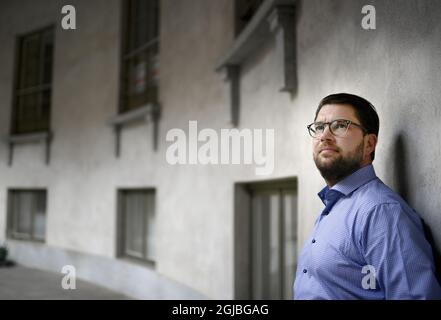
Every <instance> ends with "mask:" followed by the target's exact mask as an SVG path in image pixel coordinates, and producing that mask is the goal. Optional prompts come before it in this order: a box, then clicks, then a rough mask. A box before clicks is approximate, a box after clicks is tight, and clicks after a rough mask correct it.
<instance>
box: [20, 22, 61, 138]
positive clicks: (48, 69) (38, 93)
mask: <svg viewBox="0 0 441 320" xmlns="http://www.w3.org/2000/svg"><path fill="white" fill-rule="evenodd" d="M53 49H54V32H53V28H46V29H43V30H40V31H37V32H34V33H31V34H28V35H25V36H22V37H20V38H19V39H18V51H17V53H18V56H17V57H16V59H17V69H16V87H15V97H14V107H13V114H12V126H11V131H12V132H11V133H12V134H24V133H31V132H40V131H49V125H50V124H49V122H50V105H51V88H52V65H53Z"/></svg>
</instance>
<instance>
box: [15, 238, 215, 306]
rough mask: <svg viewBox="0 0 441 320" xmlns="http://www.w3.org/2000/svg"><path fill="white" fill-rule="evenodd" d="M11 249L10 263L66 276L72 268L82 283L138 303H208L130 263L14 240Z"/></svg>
mask: <svg viewBox="0 0 441 320" xmlns="http://www.w3.org/2000/svg"><path fill="white" fill-rule="evenodd" d="M7 246H8V249H9V252H10V259H11V260H14V261H15V262H17V263H19V264H21V265H23V266H26V267H30V268H36V269H40V270H47V271H53V272H57V273H60V275H62V274H61V269H62V267H63V266H65V265H72V266H74V267H75V269H76V276H77V278H78V279H82V280H86V281H89V282H91V283H95V284H97V285H100V286H102V287H105V288H108V289H110V290H113V291H117V292H120V293H122V294H125V295H127V296H129V297H133V298H135V299H156V300H162V299H168V300H177V299H184V300H187V299H189V300H194V299H207V297H205V296H203V295H202V294H200V293H199V292H197V291H195V290H193V289H191V288H188V287H186V286H184V285H182V284H179V283H177V282H175V281H173V280H170V279H168V278H166V277H164V276H162V275H160V274H158V273H157V272H156V271H154V270H153V269H151V268H149V267H145V266H142V265H139V264H135V263H131V262H129V261H125V260H118V259H112V258H107V257H102V256H95V255H89V254H84V253H80V252H75V251H69V250H65V249H62V248H56V247H51V246H48V245H46V244H40V243H32V242H25V241H17V240H11V239H9V240H8V241H7Z"/></svg>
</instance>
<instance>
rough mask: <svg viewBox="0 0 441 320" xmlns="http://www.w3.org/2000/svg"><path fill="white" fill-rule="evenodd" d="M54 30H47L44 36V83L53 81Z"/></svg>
mask: <svg viewBox="0 0 441 320" xmlns="http://www.w3.org/2000/svg"><path fill="white" fill-rule="evenodd" d="M53 39H54V35H53V31H52V30H50V31H48V32H46V33H45V34H44V36H43V43H42V45H43V79H42V84H50V83H51V82H52V60H53V51H54V44H53Z"/></svg>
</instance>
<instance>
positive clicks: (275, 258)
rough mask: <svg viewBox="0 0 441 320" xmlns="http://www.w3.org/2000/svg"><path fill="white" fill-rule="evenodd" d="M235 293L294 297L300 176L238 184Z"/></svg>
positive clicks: (241, 297)
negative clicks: (298, 181)
mask: <svg viewBox="0 0 441 320" xmlns="http://www.w3.org/2000/svg"><path fill="white" fill-rule="evenodd" d="M234 235H235V238H234V277H235V280H234V291H235V294H234V295H235V299H239V300H248V299H256V300H260V299H277V300H279V299H292V293H293V289H292V288H293V283H294V279H295V272H296V265H297V179H296V178H286V179H278V180H273V181H268V182H267V181H265V182H257V183H252V184H249V183H243V184H242V183H239V184H236V186H235V216H234Z"/></svg>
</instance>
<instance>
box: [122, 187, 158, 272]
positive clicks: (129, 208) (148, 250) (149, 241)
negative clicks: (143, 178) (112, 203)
mask: <svg viewBox="0 0 441 320" xmlns="http://www.w3.org/2000/svg"><path fill="white" fill-rule="evenodd" d="M155 245H156V242H155V190H153V189H130V190H127V189H126V190H120V191H119V255H120V256H124V257H129V258H135V259H141V260H144V261H147V262H150V263H154V262H155V260H156V252H155Z"/></svg>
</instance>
